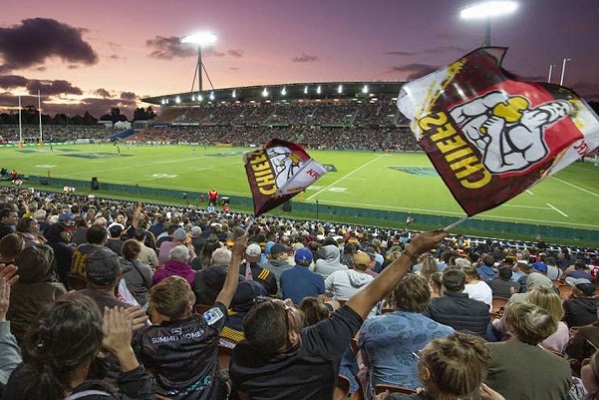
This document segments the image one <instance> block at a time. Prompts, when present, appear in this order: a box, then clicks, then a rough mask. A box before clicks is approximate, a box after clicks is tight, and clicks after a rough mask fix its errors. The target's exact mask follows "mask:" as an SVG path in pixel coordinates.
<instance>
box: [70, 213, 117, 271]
mask: <svg viewBox="0 0 599 400" xmlns="http://www.w3.org/2000/svg"><path fill="white" fill-rule="evenodd" d="M107 241H108V231H107V230H106V228H104V227H103V226H101V225H92V226H91V227H90V228H89V229H88V230H87V241H86V242H85V243H83V244H80V245H79V246H77V248H76V249H75V251H74V252H73V262H72V263H71V273H72V274H76V275H79V276H80V277H82V278H84V277H85V268H86V266H87V257H88V256H89V254H91V253H92V252H93V251H95V250H97V249H98V248H100V247H104V245H105V244H106V242H107ZM110 251H112V250H110ZM115 254H116V253H115Z"/></svg>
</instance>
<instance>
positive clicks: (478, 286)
mask: <svg viewBox="0 0 599 400" xmlns="http://www.w3.org/2000/svg"><path fill="white" fill-rule="evenodd" d="M464 293H468V297H470V298H471V299H474V300H478V301H482V302H483V303H487V304H488V305H489V310H492V309H493V291H492V290H491V288H490V287H489V285H487V284H486V283H485V282H483V281H479V282H478V283H467V284H466V287H465V288H464Z"/></svg>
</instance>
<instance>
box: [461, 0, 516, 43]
mask: <svg viewBox="0 0 599 400" xmlns="http://www.w3.org/2000/svg"><path fill="white" fill-rule="evenodd" d="M517 9H518V3H517V2H515V1H511V0H503V1H501V0H492V1H484V2H481V3H476V4H473V5H471V6H468V7H464V8H463V9H462V10H461V11H460V18H462V19H484V20H486V26H485V41H484V42H483V46H490V45H491V19H492V18H497V17H502V16H504V15H508V14H511V13H513V12H514V11H516V10H517Z"/></svg>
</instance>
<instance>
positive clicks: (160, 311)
mask: <svg viewBox="0 0 599 400" xmlns="http://www.w3.org/2000/svg"><path fill="white" fill-rule="evenodd" d="M246 243H247V237H245V236H244V237H242V238H239V239H237V240H236V241H235V245H234V246H233V250H232V258H231V262H230V263H229V267H228V272H227V276H226V279H225V283H224V285H223V288H222V289H221V291H220V292H219V294H218V296H217V297H216V301H215V302H214V304H213V306H212V308H211V309H210V310H208V311H206V312H204V313H203V314H194V313H193V306H194V303H195V296H194V294H193V291H192V289H191V287H190V286H189V284H188V283H187V282H186V280H184V279H181V278H180V277H177V276H171V277H168V278H166V279H165V280H163V281H162V282H160V283H158V284H157V285H155V286H153V287H152V289H150V292H149V293H148V312H149V314H150V317H151V320H152V324H153V325H151V326H147V327H145V328H143V329H142V331H141V332H140V334H138V335H136V338H135V339H134V349H135V350H136V354H137V355H138V357H139V360H140V361H141V362H142V363H143V364H144V365H145V367H146V368H148V369H150V370H152V371H153V372H154V376H155V378H156V384H157V393H158V394H160V395H163V396H168V397H169V398H174V399H186V400H192V399H224V398H226V397H227V395H228V390H227V388H226V384H225V382H224V381H223V379H222V375H221V374H220V372H219V365H218V357H217V352H218V343H219V335H220V332H221V331H222V329H223V327H224V326H225V323H226V321H227V318H228V317H227V314H228V311H227V309H228V308H229V306H230V305H231V303H232V299H233V297H234V295H235V293H236V291H237V286H238V277H239V265H240V264H241V260H242V257H243V254H244V250H245V247H246Z"/></svg>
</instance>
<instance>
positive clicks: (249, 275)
mask: <svg viewBox="0 0 599 400" xmlns="http://www.w3.org/2000/svg"><path fill="white" fill-rule="evenodd" d="M217 251H218V250H217ZM215 252H216V251H215ZM213 254H214V253H213ZM261 255H262V250H261V248H260V245H259V244H258V243H250V244H249V245H248V247H247V248H246V249H245V262H243V263H242V264H241V265H240V266H239V273H240V274H241V275H242V276H243V277H244V278H245V280H253V281H256V282H258V283H259V284H261V285H262V286H263V287H264V290H265V291H266V294H267V295H268V296H275V295H276V294H277V293H278V292H279V286H278V285H277V278H276V277H275V275H274V273H272V272H271V271H269V270H268V269H266V268H262V267H261V266H260V265H259V262H260V258H261Z"/></svg>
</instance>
